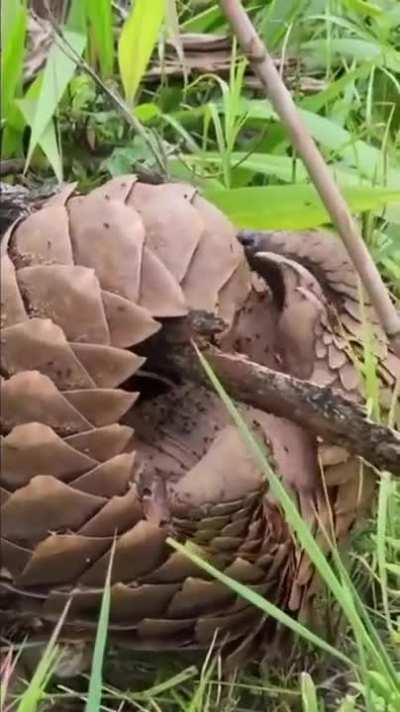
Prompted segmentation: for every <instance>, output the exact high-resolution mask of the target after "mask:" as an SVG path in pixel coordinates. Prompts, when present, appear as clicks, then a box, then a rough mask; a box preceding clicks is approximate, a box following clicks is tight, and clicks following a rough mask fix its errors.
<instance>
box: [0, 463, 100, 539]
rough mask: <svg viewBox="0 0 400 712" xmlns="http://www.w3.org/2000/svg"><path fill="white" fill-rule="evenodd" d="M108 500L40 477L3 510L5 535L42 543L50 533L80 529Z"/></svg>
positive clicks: (17, 492)
mask: <svg viewBox="0 0 400 712" xmlns="http://www.w3.org/2000/svg"><path fill="white" fill-rule="evenodd" d="M104 504H105V499H104V498H103V497H100V496H99V495H92V494H86V493H85V492H81V491H78V490H76V489H73V488H72V487H69V486H68V485H66V484H64V482H61V481H60V480H57V479H56V478H55V477H49V476H48V475H36V476H35V477H33V478H32V479H31V480H30V482H29V484H27V485H25V486H24V487H20V488H19V489H18V490H16V491H15V492H13V494H12V495H11V497H10V498H9V499H8V500H7V502H6V504H5V505H4V507H3V508H2V512H1V518H2V534H3V536H5V537H6V539H11V540H14V541H28V542H29V541H32V540H34V541H35V540H38V539H42V538H43V537H44V536H45V535H46V534H47V533H49V532H50V531H57V530H62V529H72V530H73V529H76V528H78V527H79V526H81V525H82V524H83V522H85V521H86V520H87V518H88V517H90V516H92V515H93V514H94V513H95V512H96V511H97V510H98V509H99V508H100V507H101V506H103V505H104Z"/></svg>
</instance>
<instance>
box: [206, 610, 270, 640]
mask: <svg viewBox="0 0 400 712" xmlns="http://www.w3.org/2000/svg"><path fill="white" fill-rule="evenodd" d="M260 617H262V613H260V611H259V609H258V608H256V607H255V606H250V605H249V606H246V607H245V608H244V609H243V610H241V611H238V612H237V613H231V614H227V615H220V616H205V617H203V618H200V619H198V620H197V622H196V627H195V635H196V641H197V643H198V644H199V645H201V646H204V647H206V646H208V645H210V643H211V642H212V640H213V639H214V636H215V631H216V630H218V633H219V636H221V638H220V640H221V639H223V638H224V636H225V637H226V636H229V639H230V640H232V639H234V638H238V637H240V636H242V635H243V634H244V633H246V632H247V631H248V630H249V629H251V628H252V626H254V625H255V624H256V622H257V621H258V620H259V618H260Z"/></svg>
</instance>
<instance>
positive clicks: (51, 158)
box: [18, 98, 63, 183]
mask: <svg viewBox="0 0 400 712" xmlns="http://www.w3.org/2000/svg"><path fill="white" fill-rule="evenodd" d="M18 106H19V108H20V109H21V112H22V114H23V116H24V118H25V121H26V123H27V124H29V117H31V116H33V115H34V114H35V111H36V107H37V102H36V101H34V100H32V99H28V98H25V99H20V100H19V101H18ZM38 145H39V146H40V148H41V149H42V151H43V153H44V154H45V156H46V157H47V160H48V162H49V163H50V165H51V167H52V169H53V171H54V174H55V176H56V178H57V180H58V181H59V182H60V183H61V181H62V179H63V166H62V159H61V154H60V151H59V148H58V142H57V136H56V128H55V124H54V121H53V119H50V121H49V123H48V124H47V126H46V128H45V129H44V131H42V133H41V136H40V139H39V142H38Z"/></svg>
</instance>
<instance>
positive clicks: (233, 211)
mask: <svg viewBox="0 0 400 712" xmlns="http://www.w3.org/2000/svg"><path fill="white" fill-rule="evenodd" d="M343 193H344V196H345V198H346V199H347V201H348V204H349V206H350V209H351V210H352V212H353V213H359V212H364V211H366V210H376V209H378V208H381V207H383V206H384V205H387V204H389V203H396V202H398V201H400V190H397V191H395V190H390V189H386V188H370V187H368V186H366V187H360V188H358V187H347V188H344V189H343ZM205 195H206V197H207V198H208V199H209V200H211V202H213V203H214V204H215V205H217V207H219V208H220V209H221V210H222V211H223V212H224V213H225V214H226V215H227V216H228V217H229V218H230V219H231V220H232V222H233V223H234V224H235V225H236V226H237V227H241V228H245V227H248V228H255V229H256V228H258V229H264V228H268V229H270V228H275V229H286V230H290V229H293V230H295V229H299V230H300V229H305V228H312V227H318V226H319V225H324V224H326V223H329V222H330V217H329V215H328V213H327V211H326V209H325V207H324V205H323V204H322V201H321V199H320V197H319V195H318V194H317V192H316V190H315V188H314V187H313V186H311V185H302V184H299V185H283V186H275V185H272V186H266V187H255V188H233V189H232V190H220V191H216V190H211V189H206V191H205Z"/></svg>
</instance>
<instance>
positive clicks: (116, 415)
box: [63, 388, 139, 432]
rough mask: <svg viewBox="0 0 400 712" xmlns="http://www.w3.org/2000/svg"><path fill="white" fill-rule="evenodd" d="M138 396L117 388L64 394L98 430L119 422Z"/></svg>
mask: <svg viewBox="0 0 400 712" xmlns="http://www.w3.org/2000/svg"><path fill="white" fill-rule="evenodd" d="M138 395H139V394H138V393H130V392H129V391H124V390H122V389H117V388H96V389H84V390H72V391H64V393H63V396H64V397H65V400H66V401H67V402H68V403H70V404H71V406H73V407H74V409H76V410H77V411H79V413H81V414H82V415H83V416H84V418H85V419H86V422H87V424H88V425H92V426H96V427H97V428H100V427H102V426H106V425H111V424H112V423H115V422H117V421H118V420H119V419H120V418H121V417H122V416H123V415H124V413H126V411H127V410H129V408H130V407H131V406H132V405H133V404H134V402H135V401H136V399H137V397H138ZM80 432H81V431H80Z"/></svg>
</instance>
